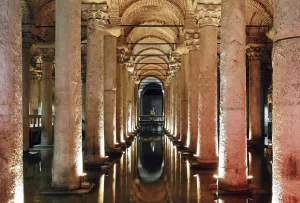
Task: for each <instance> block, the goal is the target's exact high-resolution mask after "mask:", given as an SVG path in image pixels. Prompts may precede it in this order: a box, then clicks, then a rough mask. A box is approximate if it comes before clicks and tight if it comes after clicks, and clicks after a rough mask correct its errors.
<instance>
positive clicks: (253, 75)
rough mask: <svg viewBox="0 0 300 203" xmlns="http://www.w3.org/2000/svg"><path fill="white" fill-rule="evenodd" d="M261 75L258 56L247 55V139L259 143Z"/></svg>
mask: <svg viewBox="0 0 300 203" xmlns="http://www.w3.org/2000/svg"><path fill="white" fill-rule="evenodd" d="M260 92H261V75H260V58H259V57H255V56H249V140H250V141H251V142H252V143H253V144H259V143H261V141H262V140H261V136H262V127H261V96H260V95H261V93H260Z"/></svg>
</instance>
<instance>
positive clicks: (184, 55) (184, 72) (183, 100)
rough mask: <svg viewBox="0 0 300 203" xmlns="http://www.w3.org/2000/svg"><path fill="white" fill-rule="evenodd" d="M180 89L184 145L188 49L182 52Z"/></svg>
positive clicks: (183, 141)
mask: <svg viewBox="0 0 300 203" xmlns="http://www.w3.org/2000/svg"><path fill="white" fill-rule="evenodd" d="M181 64H182V75H181V80H182V89H181V113H182V126H181V141H182V143H183V144H184V145H186V143H187V133H188V81H189V78H188V71H189V54H188V50H187V49H185V52H183V53H182V62H181Z"/></svg>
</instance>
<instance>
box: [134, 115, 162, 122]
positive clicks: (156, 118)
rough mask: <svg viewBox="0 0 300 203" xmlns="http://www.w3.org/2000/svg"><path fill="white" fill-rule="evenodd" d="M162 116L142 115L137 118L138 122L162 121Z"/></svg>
mask: <svg viewBox="0 0 300 203" xmlns="http://www.w3.org/2000/svg"><path fill="white" fill-rule="evenodd" d="M164 120H165V117H164V116H151V115H144V116H139V121H164Z"/></svg>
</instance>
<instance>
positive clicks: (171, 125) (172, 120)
mask: <svg viewBox="0 0 300 203" xmlns="http://www.w3.org/2000/svg"><path fill="white" fill-rule="evenodd" d="M174 80H175V78H173V79H172V80H171V83H170V120H171V121H170V133H171V135H172V136H174V129H175V112H174V105H175V104H174V89H175V87H174V86H175V84H174V83H175V82H174Z"/></svg>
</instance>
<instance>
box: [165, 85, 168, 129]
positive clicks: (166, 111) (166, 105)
mask: <svg viewBox="0 0 300 203" xmlns="http://www.w3.org/2000/svg"><path fill="white" fill-rule="evenodd" d="M164 110H165V129H166V130H167V131H168V130H169V86H168V84H167V83H165V98H164Z"/></svg>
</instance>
